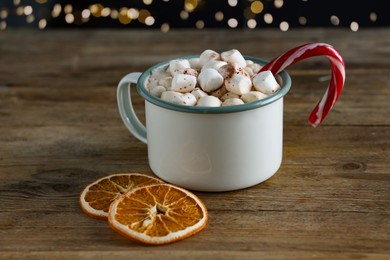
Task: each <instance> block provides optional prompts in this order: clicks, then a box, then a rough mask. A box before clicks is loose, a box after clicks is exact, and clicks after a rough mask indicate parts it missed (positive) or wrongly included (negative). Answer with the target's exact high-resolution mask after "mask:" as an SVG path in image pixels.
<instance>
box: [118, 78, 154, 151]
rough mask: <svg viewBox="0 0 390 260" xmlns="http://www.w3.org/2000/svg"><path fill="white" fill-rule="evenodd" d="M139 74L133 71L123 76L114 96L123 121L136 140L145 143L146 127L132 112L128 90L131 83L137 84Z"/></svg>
mask: <svg viewBox="0 0 390 260" xmlns="http://www.w3.org/2000/svg"><path fill="white" fill-rule="evenodd" d="M140 76H141V73H140V72H133V73H129V74H127V75H126V76H124V77H123V78H122V79H121V80H120V82H119V84H118V88H117V92H116V97H117V102H118V109H119V114H120V115H121V118H122V121H123V123H124V124H125V126H126V127H127V129H129V131H130V132H131V133H132V134H133V135H134V136H135V137H136V138H137V139H138V140H140V141H141V142H143V143H145V144H146V143H147V139H146V127H145V126H144V125H143V124H142V123H141V121H140V120H139V119H138V117H137V115H136V114H135V112H134V109H133V105H132V102H131V91H130V89H131V85H132V84H137V81H138V78H139V77H140Z"/></svg>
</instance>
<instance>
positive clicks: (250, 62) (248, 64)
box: [245, 60, 254, 67]
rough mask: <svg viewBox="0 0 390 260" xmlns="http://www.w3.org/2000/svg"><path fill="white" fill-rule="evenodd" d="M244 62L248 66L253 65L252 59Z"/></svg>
mask: <svg viewBox="0 0 390 260" xmlns="http://www.w3.org/2000/svg"><path fill="white" fill-rule="evenodd" d="M245 63H246V65H245V66H246V67H248V66H251V65H253V63H254V62H253V61H251V60H245Z"/></svg>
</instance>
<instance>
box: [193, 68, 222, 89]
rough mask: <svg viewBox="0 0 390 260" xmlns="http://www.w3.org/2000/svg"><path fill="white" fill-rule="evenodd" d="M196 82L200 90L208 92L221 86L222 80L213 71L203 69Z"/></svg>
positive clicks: (219, 75) (216, 72)
mask: <svg viewBox="0 0 390 260" xmlns="http://www.w3.org/2000/svg"><path fill="white" fill-rule="evenodd" d="M198 82H199V85H200V87H201V88H202V90H204V91H206V92H210V91H214V90H216V89H218V88H220V87H221V86H222V84H223V78H222V76H221V74H219V73H218V71H216V70H215V69H204V70H202V71H201V72H200V73H199V76H198Z"/></svg>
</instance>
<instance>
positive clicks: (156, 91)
mask: <svg viewBox="0 0 390 260" xmlns="http://www.w3.org/2000/svg"><path fill="white" fill-rule="evenodd" d="M165 91H167V89H166V88H164V87H163V86H155V87H154V88H152V89H151V90H149V92H150V94H152V96H155V97H158V98H159V97H161V94H162V93H164V92H165Z"/></svg>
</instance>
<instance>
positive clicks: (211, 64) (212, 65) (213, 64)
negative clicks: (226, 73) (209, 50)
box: [202, 60, 227, 70]
mask: <svg viewBox="0 0 390 260" xmlns="http://www.w3.org/2000/svg"><path fill="white" fill-rule="evenodd" d="M226 64H227V62H225V61H220V60H209V61H208V62H206V63H205V64H204V65H203V67H202V70H203V69H215V70H218V69H219V68H220V67H222V66H224V65H226Z"/></svg>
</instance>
